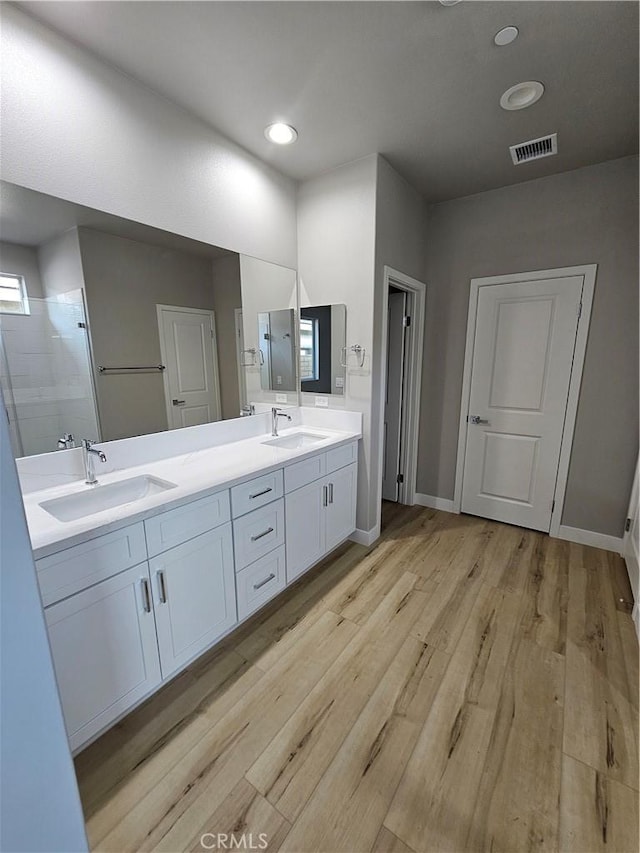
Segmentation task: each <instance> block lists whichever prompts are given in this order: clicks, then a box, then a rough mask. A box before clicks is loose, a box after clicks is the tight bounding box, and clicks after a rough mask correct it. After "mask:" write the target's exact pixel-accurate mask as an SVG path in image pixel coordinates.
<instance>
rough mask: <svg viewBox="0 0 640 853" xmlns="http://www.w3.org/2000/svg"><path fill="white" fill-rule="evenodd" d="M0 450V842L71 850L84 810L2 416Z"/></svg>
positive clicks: (82, 841) (79, 838)
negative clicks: (0, 573) (0, 581)
mask: <svg viewBox="0 0 640 853" xmlns="http://www.w3.org/2000/svg"><path fill="white" fill-rule="evenodd" d="M3 403H4V401H3V399H2V394H1V393H0V410H1V409H2V407H3ZM0 454H1V458H0V482H1V483H2V493H1V495H0V565H1V566H2V596H1V599H0V649H1V650H2V665H1V666H0V697H1V699H0V717H1V718H2V726H1V727H0V755H1V757H2V760H1V761H0V791H1V796H0V850H7V851H9V850H11V851H16V853H17V851H22V850H24V851H27V850H28V851H32V853H33V851H46V853H54V851H60V853H69V851H73V853H79V851H82V850H87V841H86V837H85V831H84V818H83V815H82V808H81V806H80V797H79V795H78V786H77V783H76V777H75V774H74V770H73V762H72V760H71V753H70V751H69V741H68V740H67V733H66V730H65V725H64V721H63V718H62V709H61V707H60V699H59V697H58V688H57V686H56V681H55V676H54V672H53V662H52V660H51V651H50V649H49V640H48V637H47V630H46V626H45V621H44V613H43V611H42V603H41V601H40V592H39V590H38V582H37V580H36V570H35V566H34V564H33V556H32V554H31V543H30V542H29V533H28V531H27V522H26V520H25V517H24V509H23V506H22V500H21V498H20V489H19V486H18V477H17V474H16V466H15V463H14V461H13V456H12V455H11V444H10V442H9V437H8V432H7V424H6V421H5V419H4V418H0Z"/></svg>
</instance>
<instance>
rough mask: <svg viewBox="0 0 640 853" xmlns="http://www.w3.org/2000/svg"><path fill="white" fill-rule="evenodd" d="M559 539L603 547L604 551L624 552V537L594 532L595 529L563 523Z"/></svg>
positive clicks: (559, 530) (593, 546)
mask: <svg viewBox="0 0 640 853" xmlns="http://www.w3.org/2000/svg"><path fill="white" fill-rule="evenodd" d="M558 539H566V540H567V541H568V542H576V543H577V544H578V545H590V546H591V547H592V548H602V549H603V550H604V551H615V552H616V553H617V554H621V553H622V537H621V536H608V535H607V534H606V533H594V532H593V530H581V529H580V528H579V527H567V525H566V524H561V525H560V527H559V529H558Z"/></svg>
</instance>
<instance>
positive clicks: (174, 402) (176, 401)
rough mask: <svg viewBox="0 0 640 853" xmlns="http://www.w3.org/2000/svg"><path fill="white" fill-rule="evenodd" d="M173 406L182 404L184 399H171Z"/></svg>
mask: <svg viewBox="0 0 640 853" xmlns="http://www.w3.org/2000/svg"><path fill="white" fill-rule="evenodd" d="M171 402H172V403H173V405H174V406H184V404H185V402H186V400H172V401H171Z"/></svg>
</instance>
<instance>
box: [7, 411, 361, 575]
mask: <svg viewBox="0 0 640 853" xmlns="http://www.w3.org/2000/svg"><path fill="white" fill-rule="evenodd" d="M300 431H313V432H314V433H317V434H322V435H325V436H326V438H324V439H323V440H322V441H319V442H317V443H315V444H313V445H308V446H307V447H301V448H297V449H294V450H291V449H286V448H282V447H274V446H273V445H267V444H264V442H265V441H270V440H271V438H272V437H271V435H269V434H266V435H260V436H254V437H251V438H246V439H243V440H241V441H235V442H231V443H228V444H220V445H217V446H215V447H210V448H205V449H200V450H196V451H192V452H190V453H183V454H182V455H179V456H173V457H170V458H167V459H160V460H156V461H152V462H145V463H144V464H142V465H139V466H135V467H128V468H121V469H119V470H117V471H113V472H111V473H108V474H104V475H103V476H100V471H99V467H100V463H99V462H97V463H96V474H97V476H98V481H99V485H107V484H108V483H114V482H118V481H119V480H124V479H128V478H129V477H136V476H141V475H144V474H146V475H149V476H152V477H157V478H159V479H162V480H168V481H169V482H171V483H175V486H176V488H172V489H168V490H167V491H164V492H161V493H159V494H154V495H149V496H148V497H145V498H142V499H141V500H137V501H133V502H131V503H127V504H122V505H121V506H118V507H115V508H113V509H107V510H104V511H102V512H97V513H93V514H92V515H88V516H86V517H84V518H79V519H77V520H75V521H68V522H62V521H58V520H57V519H56V518H54V517H53V516H52V515H50V514H49V513H48V512H47V511H46V510H44V509H42V507H41V506H40V504H41V503H42V502H43V501H47V500H51V499H52V498H58V497H62V496H64V495H70V494H78V493H81V492H83V491H86V490H88V489H92V488H95V487H94V486H87V485H85V483H84V481H82V480H77V481H75V482H73V483H67V484H64V485H59V486H55V487H53V488H47V489H42V490H40V491H34V492H29V493H28V494H25V495H24V507H25V512H26V516H27V524H28V525H29V533H30V535H31V544H32V547H33V552H34V557H35V558H36V559H38V558H40V557H45V556H48V555H49V554H53V553H55V552H56V551H60V550H62V549H64V548H68V547H70V546H71V545H77V544H79V543H80V542H85V541H87V540H89V539H93V538H95V537H96V536H101V535H102V534H104V533H108V532H109V531H111V530H117V529H118V528H121V527H125V526H126V525H128V524H132V523H134V522H136V521H141V520H142V519H144V518H150V517H151V516H154V515H158V514H159V513H162V512H165V511H166V510H168V509H172V508H173V507H176V506H180V505H181V504H185V503H188V502H189V501H192V500H195V499H197V498H201V497H204V496H205V495H207V494H212V493H214V492H216V491H220V490H221V489H226V488H230V487H231V486H235V485H237V484H238V483H242V482H244V481H246V480H250V479H252V478H253V477H256V476H259V475H260V474H263V473H267V472H269V471H273V470H274V469H276V468H282V467H283V466H286V465H288V464H290V463H292V462H297V461H299V460H301V459H305V458H306V457H308V456H313V455H315V454H316V453H318V452H322V451H325V450H328V449H330V448H332V447H338V446H339V445H341V444H346V443H348V442H350V441H354V440H356V439H359V438H360V437H361V435H362V434H361V432H356V431H346V430H336V429H326V428H319V427H316V426H313V427H310V426H306V425H305V426H302V425H300V426H296V427H293V428H291V429H281V430H280V431H279V435H280V436H282V437H284V436H286V435H289V434H292V433H296V432H300Z"/></svg>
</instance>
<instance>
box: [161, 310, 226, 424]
mask: <svg viewBox="0 0 640 853" xmlns="http://www.w3.org/2000/svg"><path fill="white" fill-rule="evenodd" d="M158 327H159V333H160V350H161V352H162V363H163V364H164V365H165V367H166V369H165V371H164V390H165V397H166V404H167V419H168V421H169V429H181V428H182V427H189V426H197V425H198V424H208V423H211V422H212V421H218V420H220V391H219V387H220V384H219V377H218V359H217V347H216V340H215V324H214V314H213V311H204V310H200V309H197V308H178V307H174V306H171V305H158Z"/></svg>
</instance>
